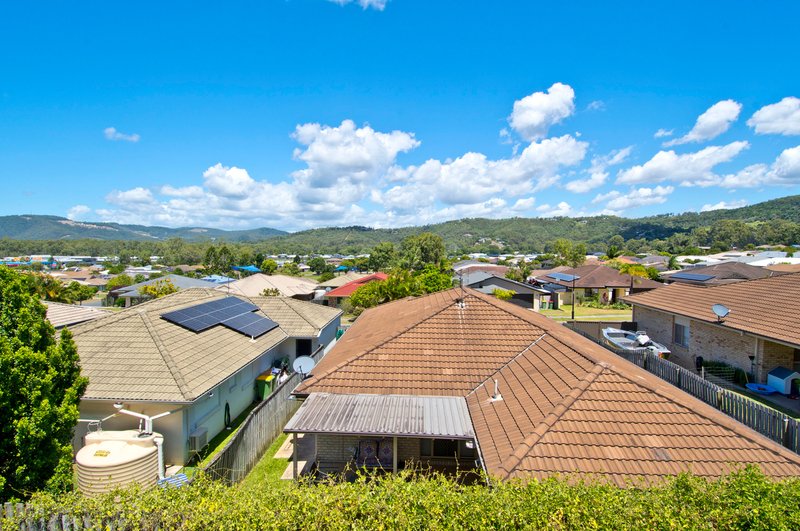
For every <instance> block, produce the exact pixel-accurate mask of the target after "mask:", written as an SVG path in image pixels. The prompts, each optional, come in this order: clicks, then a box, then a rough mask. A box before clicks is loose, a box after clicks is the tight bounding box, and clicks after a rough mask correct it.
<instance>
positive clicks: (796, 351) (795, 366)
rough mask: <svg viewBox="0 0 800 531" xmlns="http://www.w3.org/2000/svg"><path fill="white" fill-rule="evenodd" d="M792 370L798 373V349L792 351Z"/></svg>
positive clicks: (799, 351)
mask: <svg viewBox="0 0 800 531" xmlns="http://www.w3.org/2000/svg"><path fill="white" fill-rule="evenodd" d="M792 369H794V370H795V371H797V372H800V348H796V349H794V366H793V367H792Z"/></svg>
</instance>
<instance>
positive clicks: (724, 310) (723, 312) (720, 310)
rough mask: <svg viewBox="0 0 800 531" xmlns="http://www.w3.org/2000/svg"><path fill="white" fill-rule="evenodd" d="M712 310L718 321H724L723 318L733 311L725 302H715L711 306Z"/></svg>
mask: <svg viewBox="0 0 800 531" xmlns="http://www.w3.org/2000/svg"><path fill="white" fill-rule="evenodd" d="M711 311H712V312H714V315H716V316H717V321H719V322H722V320H723V319H725V318H726V317H727V316H728V314H729V313H731V311H730V310H729V309H728V307H727V306H725V305H723V304H715V305H714V306H712V307H711Z"/></svg>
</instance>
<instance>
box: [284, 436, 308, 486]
mask: <svg viewBox="0 0 800 531" xmlns="http://www.w3.org/2000/svg"><path fill="white" fill-rule="evenodd" d="M287 445H288V448H287V449H284V447H285V446H287ZM292 446H293V445H292V436H291V435H289V437H287V438H286V443H284V444H283V445H281V447H280V448H279V449H278V452H276V453H275V457H279V455H278V454H281V457H282V456H283V455H286V451H287V450H288V456H287V457H285V458H288V459H289V464H288V466H287V467H286V470H284V471H283V475H282V476H281V479H284V480H289V481H290V480H293V479H295V478H294V463H293V462H292V458H293V457H296V458H297V471H298V473H299V474H300V475H301V476H302V475H303V474H305V473H306V472H308V470H309V469H310V468H311V465H312V464H314V449H315V448H316V435H314V434H309V433H306V434H300V435H298V436H297V455H296V456H294V455H292ZM281 450H284V452H283V453H281Z"/></svg>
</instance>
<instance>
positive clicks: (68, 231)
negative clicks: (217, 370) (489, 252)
mask: <svg viewBox="0 0 800 531" xmlns="http://www.w3.org/2000/svg"><path fill="white" fill-rule="evenodd" d="M720 220H739V221H743V222H746V223H757V222H766V221H771V220H783V221H788V222H792V223H794V224H798V223H800V195H794V196H788V197H782V198H779V199H773V200H771V201H765V202H763V203H758V204H755V205H751V206H747V207H743V208H736V209H731V210H714V211H711V212H701V213H697V212H688V213H684V214H663V215H659V216H649V217H644V218H636V219H634V218H621V217H617V216H597V217H589V218H563V217H562V218H509V219H484V218H467V219H459V220H455V221H447V222H445V223H439V224H435V225H424V226H418V227H404V228H399V229H372V228H369V227H358V226H354V227H331V228H320V229H311V230H305V231H301V232H296V233H292V234H290V233H287V232H284V231H280V230H276V229H269V228H262V229H251V230H240V231H224V230H220V229H207V228H178V229H170V228H166V227H146V226H141V225H120V224H117V223H95V222H91V223H89V222H73V221H70V220H68V219H65V218H61V217H57V216H33V215H31V216H4V217H0V238H10V239H12V240H50V241H54V240H61V241H74V240H80V241H84V240H87V241H90V240H116V241H129V242H134V241H138V242H154V243H157V242H162V241H165V240H167V239H169V238H182V239H184V240H185V241H187V242H207V241H210V240H218V241H219V240H224V241H227V242H245V243H252V244H257V245H255V247H257V249H258V250H260V251H264V252H276V253H277V252H286V253H298V252H299V253H335V252H342V253H359V252H365V251H368V250H369V249H370V248H372V247H374V246H375V245H376V244H377V243H379V242H382V241H390V242H394V243H400V242H401V241H402V240H403V238H405V237H406V236H409V235H413V234H419V233H420V232H425V231H430V232H433V233H435V234H438V235H440V236H441V237H442V238H443V239H444V241H445V244H446V246H447V248H448V250H449V251H451V252H458V251H463V250H476V249H481V248H493V249H510V250H521V251H534V250H539V251H541V250H543V248H544V246H545V244H546V243H548V242H552V241H553V240H555V239H557V238H567V239H570V240H573V241H583V242H586V243H587V244H588V245H589V247H590V249H591V248H593V247H600V248H605V247H604V245H605V242H607V241H608V240H609V238H611V237H612V236H614V235H615V234H619V235H621V236H622V237H624V238H625V239H626V240H630V239H646V240H656V239H665V238H668V237H670V236H672V235H673V234H678V233H689V232H691V231H692V230H693V229H697V228H700V227H710V226H712V225H714V223H716V222H718V221H720ZM772 225H777V224H775V223H773V224H772ZM756 230H760V229H756ZM784 243H798V242H796V241H793V242H784ZM593 244H603V245H593Z"/></svg>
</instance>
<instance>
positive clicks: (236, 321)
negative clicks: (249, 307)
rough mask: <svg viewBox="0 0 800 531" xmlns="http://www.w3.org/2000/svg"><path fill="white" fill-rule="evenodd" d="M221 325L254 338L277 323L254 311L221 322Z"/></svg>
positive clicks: (276, 325)
mask: <svg viewBox="0 0 800 531" xmlns="http://www.w3.org/2000/svg"><path fill="white" fill-rule="evenodd" d="M222 326H224V327H227V328H230V329H231V330H235V331H237V332H239V333H241V334H244V335H246V336H250V337H252V338H256V337H259V336H262V335H264V334H266V333H267V332H269V331H270V330H272V329H273V328H277V327H278V323H276V322H275V321H271V320H269V319H267V318H266V317H261V316H260V315H258V314H255V313H244V314H242V315H239V316H237V317H234V318H232V319H228V320H227V321H225V322H223V323H222Z"/></svg>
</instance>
